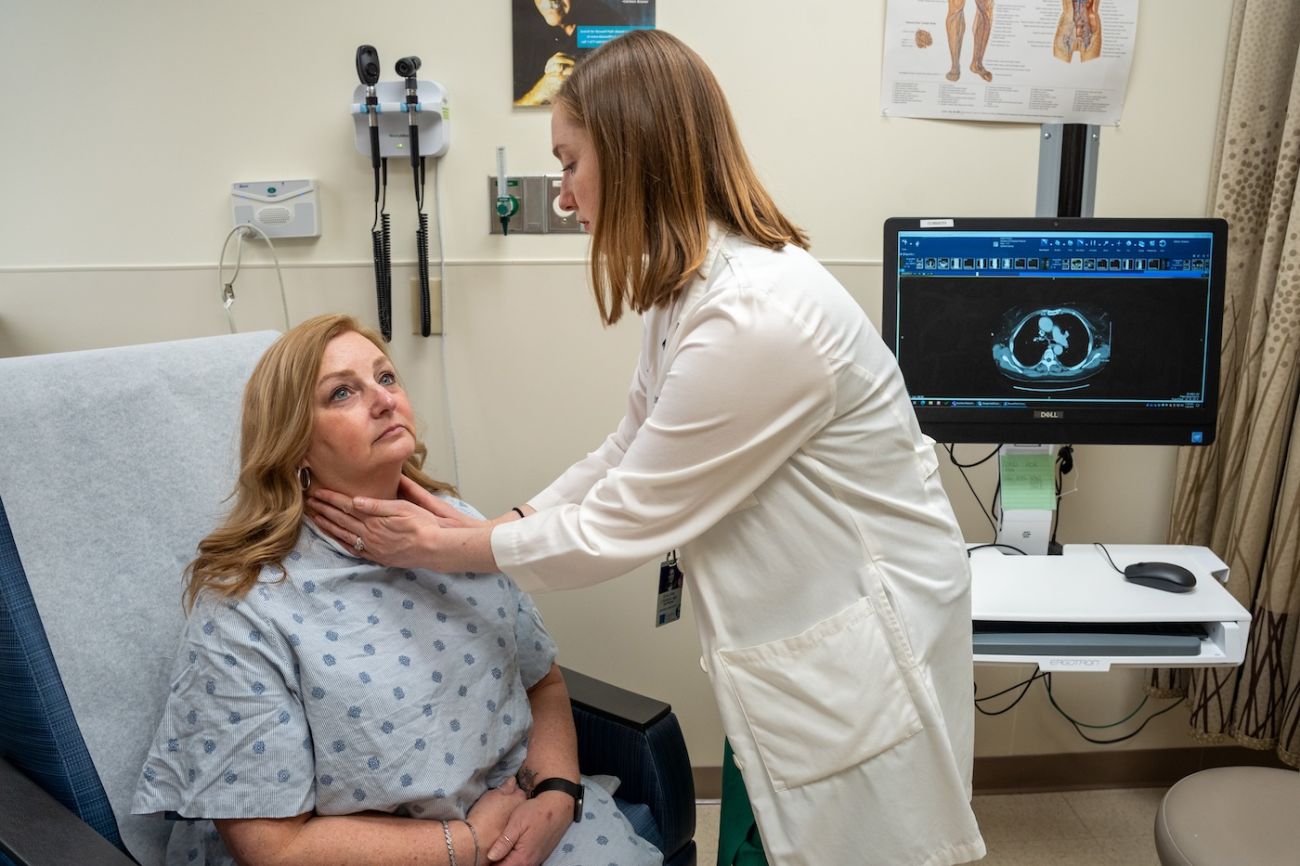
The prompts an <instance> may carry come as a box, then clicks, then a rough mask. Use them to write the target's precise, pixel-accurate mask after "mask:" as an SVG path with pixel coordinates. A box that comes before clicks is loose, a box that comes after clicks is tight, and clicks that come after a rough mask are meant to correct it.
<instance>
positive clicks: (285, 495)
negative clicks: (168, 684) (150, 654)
mask: <svg viewBox="0 0 1300 866" xmlns="http://www.w3.org/2000/svg"><path fill="white" fill-rule="evenodd" d="M348 332H355V333H357V334H360V335H361V336H363V337H365V338H366V339H367V340H369V341H370V342H372V343H374V344H375V346H377V347H378V348H379V350H380V351H381V352H383V353H384V355H386V356H387V355H388V348H387V347H386V346H385V344H384V341H383V340H382V339H381V338H380V336H379V335H378V334H376V333H375V332H374V331H371V330H370V329H369V328H365V327H362V326H361V325H360V324H359V323H358V322H357V321H356V320H355V319H353V318H352V317H351V316H344V315H337V314H335V315H324V316H317V317H315V318H313V319H309V320H307V321H305V322H303V323H302V324H300V325H298V326H297V327H295V328H293V329H292V330H290V331H288V332H287V333H285V334H284V336H282V337H280V339H278V340H276V341H275V343H273V344H272V345H271V347H270V348H269V349H267V350H266V353H265V354H264V355H262V357H261V359H260V360H259V361H258V362H257V366H256V367H255V368H254V369H253V375H252V376H250V377H249V379H248V384H247V385H246V386H245V388H244V405H243V420H242V422H241V426H240V447H239V480H238V482H237V483H236V485H235V490H234V492H233V493H232V494H231V496H232V497H233V498H234V500H235V503H234V507H233V508H231V511H230V514H229V515H228V516H227V517H226V520H225V522H224V523H222V525H221V526H220V527H218V528H217V529H216V530H215V531H213V532H212V533H211V534H210V535H208V537H207V538H204V539H203V540H202V541H201V542H199V548H198V550H199V555H198V556H197V557H196V558H195V559H194V561H193V562H191V563H190V564H189V566H188V567H187V568H186V570H185V571H186V576H187V584H186V587H185V596H184V603H185V608H186V609H187V610H188V609H190V608H191V607H193V605H194V600H195V599H196V598H197V597H198V594H199V592H201V591H202V590H205V589H208V590H212V591H214V592H216V593H218V594H220V595H224V596H227V597H238V596H242V595H243V594H244V593H246V592H247V591H248V590H249V589H250V588H252V586H253V584H255V583H256V582H257V577H258V574H259V573H260V572H261V570H262V569H263V568H264V567H265V566H268V565H278V564H280V563H281V562H282V561H283V560H284V558H285V557H286V556H288V555H289V553H290V551H292V550H293V546H294V544H295V542H296V541H297V540H298V532H299V528H300V526H301V524H302V518H303V510H304V509H303V500H304V496H305V491H304V490H303V489H302V486H301V484H300V483H299V481H298V466H299V464H300V463H301V462H302V459H303V457H304V456H305V455H306V453H307V448H308V447H309V446H310V444H311V437H312V429H313V426H314V420H315V415H314V412H313V407H312V399H311V396H312V392H313V391H314V389H315V387H316V377H317V375H319V372H320V362H321V357H322V356H323V355H324V354H325V346H326V345H327V344H328V343H329V341H330V340H332V339H334V338H335V337H337V336H339V335H340V334H346V333H348ZM427 453H428V452H427V449H426V448H425V447H424V444H423V443H421V442H419V441H418V440H417V441H416V443H415V453H413V454H412V455H411V456H410V457H409V458H407V460H406V463H405V464H404V465H403V466H402V474H403V475H405V476H407V477H408V478H410V479H412V480H414V481H415V482H416V483H418V484H420V485H422V486H423V487H425V488H427V489H429V490H432V491H434V492H441V491H453V488H452V486H451V485H449V484H446V483H444V482H441V481H436V480H434V479H432V478H430V477H429V476H428V475H425V474H424V472H423V471H421V467H422V466H423V465H424V458H425V455H426V454H427Z"/></svg>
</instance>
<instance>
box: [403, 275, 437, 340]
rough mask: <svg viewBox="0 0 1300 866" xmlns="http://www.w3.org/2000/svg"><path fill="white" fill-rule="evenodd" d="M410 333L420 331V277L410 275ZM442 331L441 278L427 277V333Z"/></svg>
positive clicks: (432, 333)
mask: <svg viewBox="0 0 1300 866" xmlns="http://www.w3.org/2000/svg"><path fill="white" fill-rule="evenodd" d="M411 333H412V334H414V335H415V336H417V337H419V336H423V335H422V334H421V333H420V278H419V277H411ZM441 333H442V280H440V279H438V278H437V277H435V276H430V277H429V334H430V335H438V334H441Z"/></svg>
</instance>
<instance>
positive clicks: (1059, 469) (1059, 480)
mask: <svg viewBox="0 0 1300 866" xmlns="http://www.w3.org/2000/svg"><path fill="white" fill-rule="evenodd" d="M1055 462H1056V473H1055V474H1056V508H1054V509H1052V529H1051V533H1050V535H1049V537H1048V539H1047V552H1048V553H1058V554H1059V553H1060V552H1061V545H1060V544H1058V543H1057V541H1056V528H1057V526H1058V525H1059V524H1060V521H1061V499H1062V497H1064V496H1067V495H1068V494H1070V493H1074V492H1075V490H1078V489H1079V482H1078V480H1077V478H1076V480H1075V482H1074V489H1073V490H1068V491H1066V492H1064V493H1062V492H1061V488H1062V487H1063V486H1064V480H1065V476H1066V475H1069V474H1070V472H1072V471H1073V470H1074V446H1073V445H1062V446H1061V448H1060V450H1059V451H1057V452H1056V461H1055Z"/></svg>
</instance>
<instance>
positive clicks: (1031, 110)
mask: <svg viewBox="0 0 1300 866" xmlns="http://www.w3.org/2000/svg"><path fill="white" fill-rule="evenodd" d="M1137 18H1138V0H996V2H994V0H889V6H888V9H887V11H886V14H885V51H884V69H883V70H882V74H881V82H880V110H881V113H882V114H884V115H886V116H887V117H930V118H941V119H945V120H995V121H1010V122H1021V123H1086V124H1095V125H1098V126H1118V125H1119V120H1120V115H1121V114H1122V113H1123V110H1124V91H1125V89H1126V88H1127V86H1128V75H1129V66H1130V64H1131V62H1132V59H1133V41H1134V35H1135V33H1136V31H1137Z"/></svg>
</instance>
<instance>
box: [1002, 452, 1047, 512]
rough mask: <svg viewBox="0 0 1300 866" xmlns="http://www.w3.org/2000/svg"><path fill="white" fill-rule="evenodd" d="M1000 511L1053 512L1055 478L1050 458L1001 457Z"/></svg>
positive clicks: (1014, 455) (1038, 456)
mask: <svg viewBox="0 0 1300 866" xmlns="http://www.w3.org/2000/svg"><path fill="white" fill-rule="evenodd" d="M999 465H1000V466H1001V472H1002V508H1003V510H1006V509H1029V508H1036V509H1041V510H1047V511H1052V510H1054V509H1055V508H1056V478H1055V472H1054V470H1053V466H1052V455H1050V454H1003V455H1001V458H1000V464H999Z"/></svg>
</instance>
